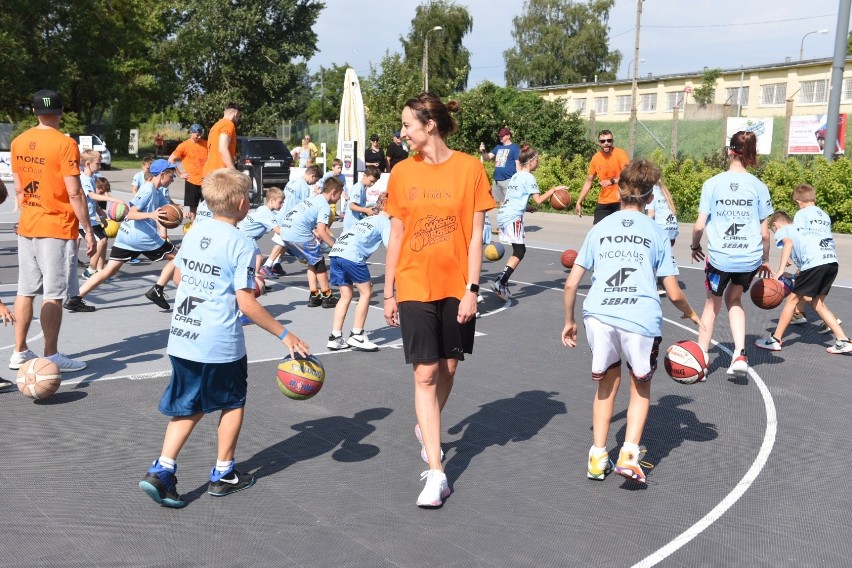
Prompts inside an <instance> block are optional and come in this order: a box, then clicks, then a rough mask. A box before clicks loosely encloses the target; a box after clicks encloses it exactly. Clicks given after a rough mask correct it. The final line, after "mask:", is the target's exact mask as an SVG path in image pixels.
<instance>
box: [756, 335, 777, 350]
mask: <svg viewBox="0 0 852 568" xmlns="http://www.w3.org/2000/svg"><path fill="white" fill-rule="evenodd" d="M754 345H755V346H756V347H760V348H761V349H766V350H767V351H781V342H780V341H778V340H777V339H775V337H773V336H771V335H770V336H769V337H768V338H766V339H758V340H757V341H755V342H754Z"/></svg>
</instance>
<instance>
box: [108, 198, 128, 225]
mask: <svg viewBox="0 0 852 568" xmlns="http://www.w3.org/2000/svg"><path fill="white" fill-rule="evenodd" d="M128 211H129V209H128V207H127V204H126V203H125V202H123V201H110V202H109V205H107V210H106V214H107V217H109V218H110V219H112V220H113V221H116V222H117V223H121V222H122V221H124V218H125V217H127V212H128Z"/></svg>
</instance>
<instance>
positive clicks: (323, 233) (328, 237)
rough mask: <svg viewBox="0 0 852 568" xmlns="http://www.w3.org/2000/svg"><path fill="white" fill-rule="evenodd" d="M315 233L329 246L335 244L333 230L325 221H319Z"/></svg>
mask: <svg viewBox="0 0 852 568" xmlns="http://www.w3.org/2000/svg"><path fill="white" fill-rule="evenodd" d="M314 234H315V235H316V236H317V238H319V239H320V240H321V241H322V242H324V243H325V244H327V245H328V246H330V247H333V246H334V237H333V236H332V234H331V231H329V230H328V225H326V224H325V223H317V228H316V229H314Z"/></svg>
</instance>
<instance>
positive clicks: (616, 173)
mask: <svg viewBox="0 0 852 568" xmlns="http://www.w3.org/2000/svg"><path fill="white" fill-rule="evenodd" d="M598 144H600V147H601V149H600V150H598V152H597V153H596V154H595V155H594V156H592V160H591V162H589V175H588V177H587V178H586V183H584V184H583V189H581V190H580V196H579V197H577V205H576V207H575V208H574V210H575V211H576V212H577V216H578V217H582V216H583V210H582V207H581V206H582V205H583V199H585V198H586V195H587V194H588V193H589V190H590V189H592V184H593V183H594V181H595V177H597V178H598V182H599V183H600V185H601V193H600V195H598V204H597V206H595V217H594V221H593V224H597V223H598V222H600V221H601V220H603V219H604V218H605V217H607V216H608V215H611V214H613V213H615V212H616V211H618V210H620V209H621V199H620V198H619V197H618V190H619V188H618V178H619V177H620V176H621V170H623V169H624V168H625V167H626V166H627V164H628V163H630V158H628V157H627V152H625V151H624V150H622V149H621V148H616V147H615V138H614V137H613V135H612V132H610V131H609V130H601V131H600V132H599V133H598Z"/></svg>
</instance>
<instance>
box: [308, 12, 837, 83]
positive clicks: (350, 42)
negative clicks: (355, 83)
mask: <svg viewBox="0 0 852 568" xmlns="http://www.w3.org/2000/svg"><path fill="white" fill-rule="evenodd" d="M455 1H456V3H457V4H460V5H462V6H465V7H466V8H467V9H468V12H469V13H470V15H471V16H472V18H473V31H472V32H471V33H470V34H468V35H467V36H465V38H464V45H465V47H467V49H468V50H469V51H470V53H471V57H470V63H471V67H472V69H471V73H470V76H469V79H468V87H469V88H470V87H474V86H476V85H477V84H478V83H480V82H482V81H485V80H488V81H491V82H493V83H496V84H498V85H505V79H504V71H505V65H504V63H503V52H504V51H505V50H507V49H510V48H511V47H512V46H513V45H514V41H513V39H512V19H513V18H514V17H515V16H518V15H520V14H521V13H522V10H523V4H524V2H522V0H455ZM419 3H420V2H419V1H416V0H370V1H369V2H365V1H363V0H325V4H326V8H325V9H324V10H323V11H322V13H321V14H320V17H319V19H318V20H317V23H316V26H315V31H316V33H317V36H318V37H319V42H318V53H317V54H316V55H315V56H314V57H313V58H312V59H311V60H310V61H309V62H308V65H309V67H310V69H311V72H315V71H317V70H318V69H319V66H320V65H323V66H330V65H333V64H342V63H343V62H349V64H350V65H351V66H352V67H353V68H354V69H355V71H356V72H357V73H358V76H359V77H366V76H367V75H369V73H370V65H371V64H372V65H374V66H377V65H378V63H379V62H380V61H381V59H382V57H383V56H384V54H385V52H386V51H387V50H390V51H391V52H400V53H401V52H402V45H401V44H400V41H399V38H400V36H402V35H406V34H408V33H409V32H410V30H411V20H412V18H414V13H415V8H416V7H417V5H418V4H419ZM839 4H840V0H645V1H644V3H643V8H642V20H641V28H640V40H641V41H640V54H639V59H640V66H639V76H645V75H647V74H648V73H651V74H653V75H667V74H677V73H690V72H700V71H702V70H703V69H704V67H705V66H706V67H710V68H720V69H738V68H740V67H741V66H746V67H748V66H754V65H764V64H770V63H783V62H784V61H785V58H787V57H789V58H791V60H793V61H795V60H798V59H799V50H800V47H801V45H802V38H803V36H804V35H805V34H807V33H808V32H811V31H817V30H824V29H827V30H828V33H827V34H811V35H808V36H807V37H806V38H805V39H804V58H805V59H815V58H823V57H832V55H833V53H834V38H835V32H836V30H837V11H838V7H839ZM636 6H637V0H616V2H615V6H614V8H613V9H612V11H611V12H610V19H609V29H610V33H609V37H610V43H609V44H610V49H612V50H619V51H621V53H622V63H621V67H620V68H619V70H618V74H617V77H618V78H619V79H624V78H627V75H628V73H627V66H628V64H629V63H630V61H631V60H632V59H633V54H634V51H633V49H634V43H635V39H636V36H635V27H636ZM843 29H844V30H845V32H844V34H843V35H844V44H845V35H846V33H848V30H849V22H846V23H845V25H844V26H843ZM433 33H440V32H433ZM642 59H644V60H645V61H644V62H642V61H641V60H642ZM631 76H632V70H631ZM590 80H591V78H590Z"/></svg>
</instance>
